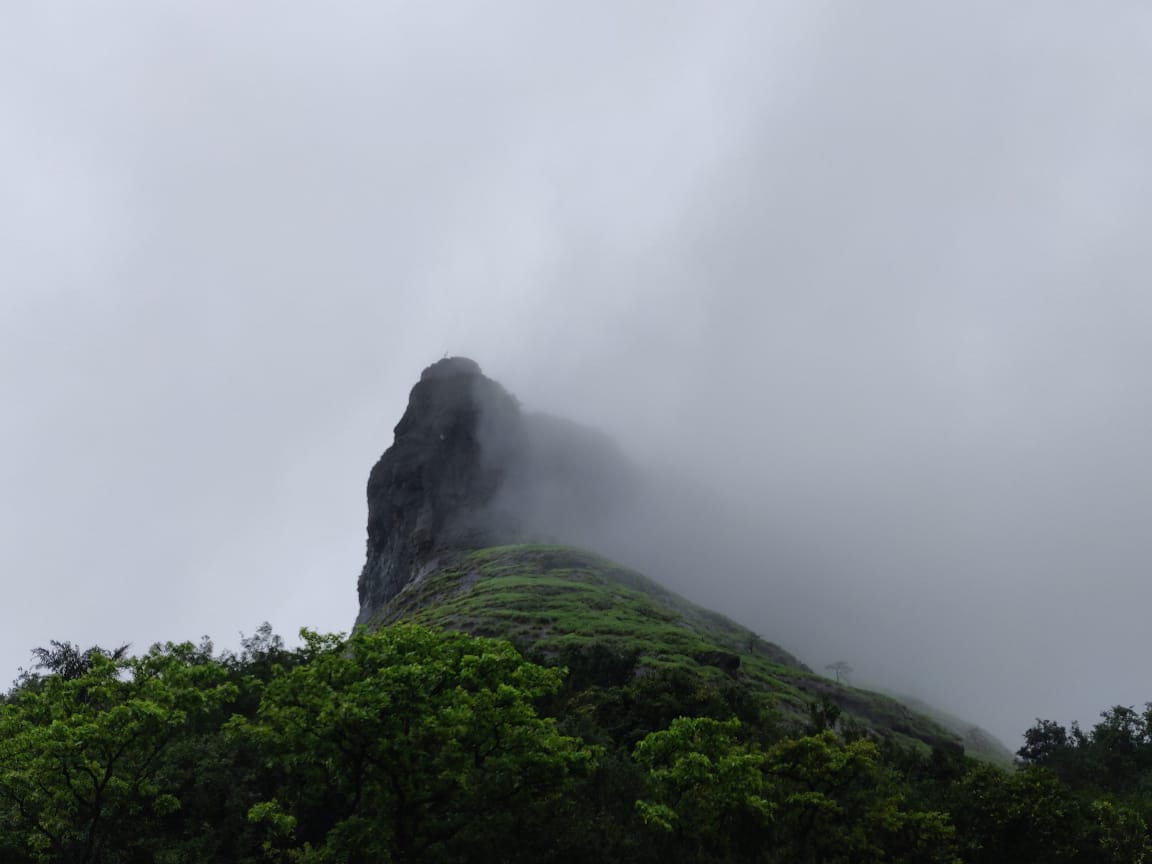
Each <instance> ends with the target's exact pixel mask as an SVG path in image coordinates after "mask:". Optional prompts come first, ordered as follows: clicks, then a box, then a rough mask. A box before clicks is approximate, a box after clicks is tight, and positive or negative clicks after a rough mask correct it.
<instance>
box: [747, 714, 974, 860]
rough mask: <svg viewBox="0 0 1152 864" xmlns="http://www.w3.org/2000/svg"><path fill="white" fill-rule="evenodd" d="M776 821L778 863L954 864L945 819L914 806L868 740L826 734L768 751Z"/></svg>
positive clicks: (949, 829) (786, 742)
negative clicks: (892, 862) (897, 862)
mask: <svg viewBox="0 0 1152 864" xmlns="http://www.w3.org/2000/svg"><path fill="white" fill-rule="evenodd" d="M766 770H767V772H768V775H769V777H770V778H771V779H772V782H773V789H774V795H775V797H774V803H775V805H776V814H777V816H776V820H775V824H774V830H773V838H772V845H773V857H772V858H771V859H770V860H772V861H774V862H775V861H779V862H789V864H805V862H811V864H839V862H844V864H848V862H851V864H863V862H882V861H885V862H887V861H901V862H909V864H910V862H924V864H927V862H939V864H943V862H952V861H955V860H956V858H955V854H954V845H953V834H954V830H953V827H952V825H951V824H950V822H949V820H948V818H947V815H946V814H945V813H942V812H939V811H928V810H918V809H915V808H914V807H912V806H909V803H908V801H907V800H906V798H907V788H906V785H905V784H904V782H903V780H902V778H900V777H899V776H898V775H897V774H896V773H895V772H894V771H892V770H891V769H890V768H889V767H888V766H886V765H885V764H884V763H883V762H882V760H881V753H880V750H879V748H878V747H877V746H876V745H875V744H874V743H872V742H871V741H868V740H865V739H863V738H858V739H856V740H851V741H845V740H843V739H841V738H839V737H838V736H837V735H836V734H835V733H834V732H832V731H830V730H826V731H824V732H821V733H819V734H816V735H808V736H805V737H803V738H797V739H787V740H784V741H781V742H780V743H779V744H777V745H775V746H774V747H772V748H771V749H769V750H768V752H767V754H766Z"/></svg>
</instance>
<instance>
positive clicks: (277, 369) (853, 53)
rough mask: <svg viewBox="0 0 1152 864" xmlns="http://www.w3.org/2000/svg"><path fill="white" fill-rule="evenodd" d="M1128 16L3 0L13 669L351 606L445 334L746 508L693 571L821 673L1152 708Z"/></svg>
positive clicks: (1023, 719) (1147, 133)
mask: <svg viewBox="0 0 1152 864" xmlns="http://www.w3.org/2000/svg"><path fill="white" fill-rule="evenodd" d="M1149 45H1152V7H1149V6H1148V5H1147V4H1145V3H1143V2H1122V0H1115V2H1110V3H1100V4H1083V3H1071V2H1068V3H1064V2H1051V0H1047V2H1018V3H1003V2H990V0H988V2H985V0H964V2H959V0H956V2H951V3H922V2H892V3H884V4H873V3H869V4H862V3H856V2H847V0H845V2H838V3H826V2H815V0H797V2H769V0H754V2H735V0H732V2H710V3H705V2H671V0H652V2H635V0H633V2H623V0H617V2H611V3H607V2H605V3H589V2H581V3H541V2H537V0H524V2H503V3H492V2H484V3H481V2H443V3H414V2H391V3H389V2H363V3H359V2H331V3H324V4H312V3H292V2H289V3H285V2H256V0H250V2H245V3H236V2H206V0H197V2H190V0H188V2H177V0H172V2H156V0H140V2H105V3H99V4H95V3H90V2H71V3H69V2H59V3H47V2H37V3H20V2H15V0H0V399H2V400H3V401H2V404H3V412H2V415H0V416H2V418H3V422H2V423H0V574H2V578H3V589H4V591H3V610H4V614H3V620H2V622H0V623H2V627H0V665H2V666H3V667H5V668H6V669H7V670H8V673H9V677H12V676H14V675H15V673H16V668H17V667H18V666H20V665H22V664H27V662H28V659H29V654H28V652H29V649H31V648H32V647H34V646H36V645H42V644H45V643H46V642H47V641H48V640H49V639H70V640H73V641H78V642H80V643H82V644H84V645H88V644H92V643H101V644H106V645H111V644H114V643H119V642H122V641H131V642H133V643H134V644H135V645H136V646H137V647H139V648H143V647H145V646H146V645H147V644H148V643H150V642H151V641H154V640H157V639H169V638H170V639H184V638H193V639H194V638H197V637H199V636H200V635H201V634H204V633H207V634H210V635H212V636H213V637H214V638H216V639H217V641H218V642H219V643H221V644H227V645H232V644H235V641H236V636H237V633H238V631H241V630H243V631H245V632H251V631H252V630H253V629H255V627H256V626H257V625H258V624H259V623H260V622H261V621H263V620H265V619H267V620H270V621H271V622H272V623H273V625H274V626H275V627H276V628H277V629H278V630H280V631H281V632H284V633H292V632H294V631H295V630H296V629H297V628H298V627H299V626H301V625H309V626H311V627H314V628H318V629H322V630H346V629H347V628H348V627H349V626H350V625H351V623H352V621H353V619H354V617H355V614H356V577H357V574H358V572H359V569H360V567H361V564H362V561H363V551H364V546H363V543H364V523H365V518H366V510H365V503H364V483H365V481H366V478H367V473H368V470H369V468H370V467H371V465H372V463H373V462H374V461H375V460H376V458H377V457H378V456H379V454H380V452H381V451H382V450H383V449H384V448H385V447H386V446H387V445H388V444H389V443H390V440H391V428H392V426H393V425H394V424H395V422H396V421H397V420H398V419H399V417H400V414H401V413H402V411H403V408H404V404H405V400H406V397H407V391H408V388H409V387H410V386H411V384H412V383H413V382H414V381H415V380H416V377H417V376H418V374H419V372H420V369H421V368H423V366H425V365H427V364H428V363H430V362H432V361H434V360H436V359H439V358H440V357H441V356H442V355H443V354H445V353H454V354H466V355H469V356H472V357H474V358H475V359H477V360H478V361H479V362H480V363H481V364H482V365H483V366H484V368H485V370H486V371H487V372H488V373H489V374H491V375H492V376H493V377H495V378H497V379H499V380H501V381H503V382H504V383H505V384H506V385H507V386H508V387H509V389H511V390H512V391H513V392H516V393H517V394H518V395H519V396H520V397H521V398H522V399H523V401H524V402H526V403H527V404H528V405H530V406H533V407H538V408H542V409H546V410H552V411H556V412H558V413H563V414H566V415H568V416H570V417H573V418H574V419H578V420H581V421H584V422H587V423H591V424H594V425H597V426H599V427H601V428H603V429H604V430H605V431H607V432H609V433H611V434H613V435H614V436H616V437H617V438H618V439H619V440H620V441H621V442H622V443H623V444H624V445H625V446H626V447H627V448H629V449H631V450H632V451H633V452H636V453H637V454H639V455H640V456H641V457H642V458H648V459H653V460H659V459H664V460H669V459H671V460H676V461H677V463H678V464H679V465H680V466H681V469H682V470H684V471H686V472H688V473H691V474H693V475H695V476H698V477H703V478H706V479H707V480H708V481H709V482H710V483H711V484H712V485H713V486H715V487H716V488H718V489H722V490H724V493H725V494H726V495H728V496H730V498H731V500H732V501H733V502H735V503H737V504H740V505H742V507H743V510H744V516H743V517H742V518H743V520H745V522H746V525H747V540H745V541H742V542H745V543H747V546H746V548H743V549H741V550H736V551H734V553H733V556H732V558H731V560H717V562H716V568H715V572H711V573H708V574H702V576H701V578H700V580H699V582H698V583H694V584H678V585H676V586H675V587H677V588H680V589H681V590H683V591H685V592H686V593H688V594H690V595H691V596H692V597H693V598H694V599H697V600H700V601H703V602H705V603H709V604H711V605H714V606H717V607H719V608H721V609H722V610H724V611H727V612H729V613H732V614H735V615H736V616H737V617H739V618H740V619H741V620H742V621H744V622H745V623H747V624H750V625H752V626H755V627H757V628H758V629H761V630H762V631H763V632H764V633H765V635H766V636H768V637H769V638H773V639H776V640H777V641H780V642H782V643H783V644H784V645H785V646H786V647H789V648H791V649H793V650H794V651H796V652H798V653H799V654H800V655H801V656H802V657H803V659H805V660H807V661H808V662H810V663H812V664H813V665H817V666H822V665H823V664H825V663H827V662H830V661H832V660H836V659H847V660H848V661H849V662H851V663H852V664H853V665H854V666H855V667H856V668H857V670H858V677H859V678H861V679H865V680H869V681H873V682H879V683H884V684H887V685H889V686H895V687H901V688H904V689H910V690H913V691H916V692H918V693H920V694H922V695H925V696H927V697H929V698H933V699H935V700H936V701H937V702H940V703H942V704H944V705H945V707H947V708H950V709H952V710H954V711H956V712H958V713H961V714H963V715H964V716H966V717H969V718H971V719H973V720H975V721H978V722H982V723H984V724H986V725H988V726H989V727H990V728H991V729H992V730H993V731H995V732H997V733H998V734H1000V735H1002V736H1004V737H1006V738H1010V737H1011V736H1013V735H1017V734H1019V733H1020V732H1021V731H1022V730H1023V729H1024V728H1026V727H1027V726H1028V725H1030V724H1031V722H1032V721H1033V719H1034V718H1035V717H1037V716H1043V717H1051V718H1053V719H1060V720H1063V721H1067V720H1070V719H1073V718H1079V719H1081V720H1082V721H1087V722H1090V721H1092V720H1093V719H1094V718H1095V715H1096V713H1097V712H1098V711H1099V710H1102V709H1103V708H1106V707H1108V706H1109V705H1111V704H1115V703H1124V704H1139V703H1141V702H1143V701H1145V700H1152V674H1150V673H1149V672H1148V669H1147V663H1146V660H1147V633H1148V632H1149V627H1148V623H1147V621H1148V615H1149V612H1148V610H1149V609H1152V579H1149V566H1150V564H1152V530H1150V529H1149V519H1150V517H1152V458H1150V457H1152V394H1150V389H1149V386H1148V370H1149V368H1150V361H1152V342H1150V339H1149V334H1150V324H1152V293H1150V291H1149V287H1148V276H1149V272H1150V270H1152V243H1150V242H1149V237H1150V236H1152V234H1150V232H1152V168H1150V164H1149V155H1148V154H1149V153H1152V99H1150V98H1149V95H1148V86H1147V84H1148V82H1149V81H1152V51H1149V50H1148V47H1149ZM707 527H708V526H703V528H705V529H706V528H707ZM724 529H725V530H726V531H729V532H731V531H732V526H731V525H726V526H724ZM741 531H743V525H742V526H741ZM765 537H772V538H782V539H778V542H779V543H780V544H781V545H780V547H779V548H780V549H782V548H783V546H784V545H786V546H787V548H788V551H787V554H785V553H783V552H782V551H779V549H778V548H777V547H776V546H775V545H774V543H770V542H765V541H764V539H763V538H765ZM774 542H776V541H774ZM757 544H759V545H757ZM757 561H759V562H760V563H759V564H757V563H755V562H757ZM653 575H656V576H659V575H660V574H653Z"/></svg>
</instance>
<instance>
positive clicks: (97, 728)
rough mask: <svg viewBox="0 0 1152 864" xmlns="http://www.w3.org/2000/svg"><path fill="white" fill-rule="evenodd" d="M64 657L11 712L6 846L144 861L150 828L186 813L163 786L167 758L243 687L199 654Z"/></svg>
mask: <svg viewBox="0 0 1152 864" xmlns="http://www.w3.org/2000/svg"><path fill="white" fill-rule="evenodd" d="M53 645H54V646H55V650H56V651H57V654H55V655H50V656H48V657H47V658H42V660H46V661H48V662H45V664H44V665H45V666H46V667H47V668H49V669H52V670H53V672H54V674H51V675H48V676H44V677H42V678H39V679H37V680H36V681H34V682H25V685H26V686H23V687H20V688H19V689H18V690H17V691H16V692H15V693H14V694H13V696H12V698H11V699H10V700H9V701H8V702H6V703H5V704H4V705H2V706H0V807H2V813H3V816H2V817H0V831H2V832H3V834H4V837H3V843H4V844H5V845H6V846H7V848H9V849H11V850H16V849H19V850H21V852H20V854H22V855H25V856H27V860H38V861H53V862H98V861H113V860H115V861H120V860H126V854H127V850H129V849H137V850H138V853H137V854H145V850H146V849H147V847H148V844H149V843H150V841H151V839H152V837H151V836H150V834H149V832H148V831H147V830H145V829H146V826H148V825H149V823H150V820H153V819H156V818H159V817H163V816H164V815H166V814H169V813H171V812H173V811H175V810H177V809H179V807H180V801H179V799H177V798H176V797H175V796H174V795H172V794H171V792H170V790H168V789H166V788H164V786H163V785H162V784H159V783H157V782H156V773H157V770H158V767H159V766H160V764H161V761H162V756H163V754H164V752H165V750H166V749H167V748H168V747H169V745H170V744H171V742H172V740H173V738H174V737H175V736H176V735H177V734H178V733H179V731H180V730H181V728H182V727H183V726H184V725H185V724H186V723H187V722H188V720H189V718H191V717H194V716H196V715H199V714H203V713H206V712H209V711H211V710H213V709H214V708H215V707H216V706H218V705H220V704H221V703H223V702H225V701H227V700H228V699H229V698H230V697H231V696H232V695H233V693H234V687H233V685H230V684H228V683H227V682H226V680H225V678H226V675H225V672H224V670H223V669H222V668H221V667H220V666H219V665H218V664H215V663H212V662H205V658H204V656H203V654H202V653H201V652H199V651H198V650H197V649H196V648H195V647H194V646H193V645H192V644H191V643H185V644H180V645H173V644H170V643H169V644H167V645H164V646H154V647H153V648H152V649H151V650H150V651H149V652H148V653H147V654H145V655H143V656H142V657H126V656H125V652H124V651H115V652H105V651H100V650H89V651H88V652H84V653H82V654H80V653H78V652H75V651H74V650H73V651H60V649H61V648H62V647H63V646H67V645H68V643H63V646H62V645H60V643H53ZM56 657H60V658H62V662H60V663H56V662H55V658H56Z"/></svg>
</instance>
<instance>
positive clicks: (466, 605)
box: [366, 545, 957, 744]
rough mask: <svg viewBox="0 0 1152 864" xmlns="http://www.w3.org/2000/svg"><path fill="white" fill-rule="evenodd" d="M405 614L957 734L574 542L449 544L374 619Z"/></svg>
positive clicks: (874, 720)
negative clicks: (455, 547)
mask: <svg viewBox="0 0 1152 864" xmlns="http://www.w3.org/2000/svg"><path fill="white" fill-rule="evenodd" d="M399 620H405V621H412V622H416V623H420V624H426V625H433V626H444V627H450V628H453V629H460V630H464V631H467V632H470V633H475V634H480V635H489V636H499V637H503V638H507V639H511V640H513V641H515V642H517V643H518V644H520V645H522V646H525V647H531V648H534V649H536V650H539V651H541V652H544V653H546V654H547V653H550V652H552V653H554V652H557V651H559V650H560V649H561V648H563V647H564V646H566V645H588V644H592V643H598V644H600V645H603V646H606V647H610V648H612V649H613V650H617V651H620V652H636V653H637V654H639V656H640V658H641V666H642V667H647V668H653V669H659V668H679V669H683V670H686V671H688V672H691V673H693V674H696V675H699V676H701V677H702V679H704V680H712V681H723V680H725V679H729V680H735V681H737V682H741V683H743V684H745V685H747V686H749V687H752V688H755V689H757V690H760V691H764V692H767V693H770V694H771V695H772V697H773V699H774V701H775V704H776V705H777V707H778V708H779V709H780V711H781V712H782V713H783V714H784V715H785V716H786V717H789V716H790V717H801V716H804V715H806V713H807V710H808V706H809V704H811V703H812V702H817V701H820V700H821V699H827V700H828V701H830V702H832V703H834V704H836V705H837V706H839V707H840V708H841V709H842V710H843V711H844V713H845V714H846V715H848V716H850V717H852V718H854V719H855V720H857V721H859V722H860V723H862V724H864V725H865V726H868V727H869V728H872V729H874V730H876V731H877V732H878V733H881V734H892V735H894V736H896V737H898V738H900V739H913V740H915V741H920V742H923V743H928V744H933V743H944V742H952V743H956V741H957V739H956V736H954V735H953V734H951V733H950V732H948V731H947V730H945V729H944V728H943V727H942V726H940V725H938V724H937V723H936V722H934V721H932V720H931V719H929V718H928V717H925V716H924V715H922V714H917V713H915V712H913V711H911V710H909V709H908V708H907V707H906V706H904V705H902V704H900V703H899V702H897V701H896V700H894V699H892V698H891V697H888V696H884V695H881V694H878V693H871V692H868V691H864V690H858V689H856V688H852V687H846V686H842V685H838V684H836V683H834V682H832V681H830V680H828V679H826V678H823V677H821V676H819V675H816V674H815V673H813V672H812V671H811V670H810V669H808V668H807V667H806V666H804V665H803V664H802V663H800V662H799V661H798V660H797V659H796V658H795V657H793V656H792V655H790V654H789V653H788V652H786V651H784V650H783V649H782V648H780V647H778V646H776V645H774V644H772V643H770V642H767V641H765V640H763V639H761V638H760V637H759V636H758V635H756V634H755V633H753V632H752V631H751V630H748V629H747V628H745V627H741V626H740V625H738V624H736V623H735V622H734V621H731V620H730V619H728V618H725V617H724V616H722V615H719V614H717V613H715V612H712V611H709V610H707V609H703V608H701V607H699V606H696V605H695V604H692V603H690V602H688V601H687V600H685V599H684V598H682V597H680V596H678V595H676V594H674V593H672V592H670V591H668V590H666V589H665V588H662V587H661V586H659V585H658V584H656V583H655V582H653V581H652V580H651V579H648V578H647V577H645V576H643V575H641V574H639V573H636V572H634V571H632V570H628V569H627V568H624V567H620V566H619V565H617V564H614V563H612V562H610V561H607V560H606V559H604V558H601V557H599V556H596V555H592V554H590V553H587V552H584V551H581V550H578V549H572V548H569V547H563V546H541V545H522V546H501V547H492V548H486V549H480V550H475V551H471V552H460V553H458V554H454V555H449V556H446V557H444V558H442V559H441V561H440V562H439V566H433V567H429V568H427V569H425V570H424V571H423V572H422V573H421V574H420V575H418V576H417V577H416V578H415V579H413V580H412V581H411V582H410V583H409V584H407V585H406V586H405V588H404V589H403V590H402V591H401V592H400V593H399V594H398V595H397V596H395V597H394V598H393V599H392V601H391V602H390V603H389V604H388V606H387V607H386V608H385V609H383V610H381V611H380V612H379V613H378V614H377V615H376V616H375V617H374V618H372V619H371V620H370V621H368V622H366V623H368V625H369V626H381V625H385V624H389V623H392V622H395V621H399Z"/></svg>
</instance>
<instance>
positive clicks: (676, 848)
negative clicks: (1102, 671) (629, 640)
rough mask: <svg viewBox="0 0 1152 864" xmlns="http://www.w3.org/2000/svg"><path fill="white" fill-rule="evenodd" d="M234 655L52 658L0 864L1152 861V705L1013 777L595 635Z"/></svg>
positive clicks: (41, 652)
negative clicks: (553, 649)
mask: <svg viewBox="0 0 1152 864" xmlns="http://www.w3.org/2000/svg"><path fill="white" fill-rule="evenodd" d="M242 644H243V647H242V650H241V651H240V652H239V653H238V654H237V653H232V652H224V653H216V652H215V650H214V648H213V646H212V645H211V644H210V643H209V642H207V641H205V642H204V643H202V644H200V645H193V644H190V643H184V644H166V645H158V646H154V647H153V648H152V649H151V650H149V651H148V652H146V653H144V654H142V655H139V656H132V655H131V654H129V652H128V651H127V650H126V649H123V648H122V649H118V650H104V649H99V648H93V649H89V650H87V651H81V650H79V649H78V648H76V647H75V646H73V645H71V644H70V643H56V642H54V643H52V644H51V645H50V647H48V648H43V649H38V650H37V652H35V653H36V660H37V664H36V666H35V668H33V669H32V670H30V671H28V672H25V673H23V674H22V675H21V676H20V678H19V679H18V680H17V681H16V682H15V684H14V685H13V687H12V689H11V690H10V691H9V692H8V693H7V694H6V695H5V696H4V697H3V701H2V703H0V861H3V862H13V864H17V862H40V861H51V862H125V864H126V862H158V864H177V862H237V864H239V862H263V861H273V862H349V864H355V862H373V864H376V862H413V861H419V862H591V861H597V862H601V861H602V862H661V864H673V862H745V861H746V862H772V864H775V862H780V864H784V862H788V864H807V862H811V864H817V862H819V864H837V862H844V864H848V862H852V864H857V862H910V864H911V862H924V864H929V862H931V864H943V862H971V864H984V862H1013V864H1027V862H1046V864H1048V862H1084V864H1088V862H1093V864H1095V862H1101V864H1103V862H1110V864H1139V862H1142V861H1144V860H1145V859H1146V857H1147V860H1149V861H1152V856H1149V851H1150V850H1152V842H1150V840H1149V834H1148V824H1149V820H1150V818H1152V708H1150V709H1149V710H1146V711H1144V712H1143V713H1140V712H1138V711H1136V710H1133V709H1131V708H1123V707H1117V708H1113V709H1111V710H1110V711H1107V712H1105V713H1104V714H1103V715H1102V717H1101V720H1100V722H1099V723H1097V724H1096V725H1095V726H1093V727H1092V728H1091V729H1088V730H1082V729H1080V728H1079V727H1077V726H1075V725H1073V726H1072V727H1071V728H1065V727H1062V726H1059V725H1057V724H1056V723H1052V722H1049V721H1041V722H1039V723H1038V724H1037V725H1036V726H1035V727H1033V728H1032V729H1030V730H1028V731H1027V733H1026V735H1025V744H1024V746H1023V747H1022V748H1021V750H1020V751H1019V762H1018V764H1017V766H1016V767H1015V768H1014V769H1008V770H1005V769H1002V768H999V767H996V766H993V765H989V764H985V763H980V762H976V761H973V760H970V759H967V758H965V757H964V756H963V754H962V753H961V752H959V749H958V748H953V749H949V748H941V749H936V750H933V751H928V750H926V749H925V750H915V749H910V748H908V747H904V746H899V745H897V744H894V743H892V742H890V741H887V740H884V739H878V738H876V737H875V736H874V735H872V734H870V733H868V732H867V731H866V730H863V729H860V728H857V727H854V726H853V725H852V724H850V723H844V722H841V719H840V718H839V717H838V716H837V714H836V711H835V709H831V708H830V707H829V706H826V705H825V706H819V705H816V706H813V709H812V712H811V718H810V720H809V722H808V723H807V724H806V725H802V724H797V723H796V722H786V721H785V720H783V719H781V718H780V717H779V716H778V715H777V714H776V713H775V712H774V711H773V709H772V704H771V701H770V698H769V697H767V696H765V695H763V694H758V693H755V692H752V691H749V690H748V689H746V688H744V687H741V686H739V685H737V684H736V683H735V682H733V683H732V684H731V685H715V684H708V683H706V682H703V681H701V680H700V679H698V678H696V677H694V676H691V675H688V674H686V673H682V672H677V671H669V672H661V673H656V672H652V671H651V670H644V672H643V674H636V673H637V668H636V666H637V660H636V658H635V657H629V656H621V655H618V654H613V653H611V652H610V651H607V650H605V649H598V648H595V647H592V648H583V649H576V648H574V649H572V650H570V651H568V652H565V653H564V654H563V655H562V656H560V657H552V658H548V660H547V662H533V660H532V659H530V658H525V657H524V656H523V655H522V654H521V653H520V652H518V651H517V650H516V648H514V647H513V646H512V645H510V644H509V643H507V642H502V641H498V640H492V639H482V638H476V637H471V636H467V635H464V634H461V633H454V632H438V631H432V630H427V629H422V628H418V627H414V626H408V625H398V626H393V627H389V628H385V629H383V630H381V631H378V632H376V633H371V634H369V633H364V632H360V633H356V634H355V635H353V636H351V637H350V638H345V637H342V636H326V635H319V634H314V633H310V632H305V633H304V634H303V643H302V645H301V646H300V647H299V648H295V649H291V650H290V649H288V648H286V647H285V645H284V643H283V641H282V640H281V639H280V638H279V637H277V636H275V635H273V634H272V632H271V629H270V628H269V627H267V625H265V626H264V627H262V628H260V629H259V630H258V631H257V633H256V634H255V635H254V636H252V637H250V638H247V639H245V640H243V643H242ZM536 659H538V660H539V659H542V658H536Z"/></svg>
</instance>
